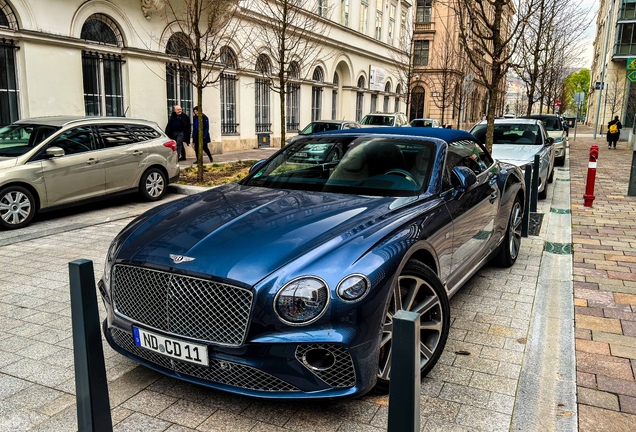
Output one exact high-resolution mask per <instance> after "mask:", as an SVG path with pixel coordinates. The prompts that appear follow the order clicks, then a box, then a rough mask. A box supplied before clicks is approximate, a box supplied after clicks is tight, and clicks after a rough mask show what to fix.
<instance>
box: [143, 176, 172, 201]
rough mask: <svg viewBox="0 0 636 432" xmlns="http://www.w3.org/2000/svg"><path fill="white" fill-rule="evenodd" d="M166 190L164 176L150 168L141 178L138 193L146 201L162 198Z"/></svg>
mask: <svg viewBox="0 0 636 432" xmlns="http://www.w3.org/2000/svg"><path fill="white" fill-rule="evenodd" d="M167 188H168V180H167V179H166V175H165V174H164V173H163V171H161V170H160V169H159V168H150V169H149V170H148V171H146V172H145V173H144V174H143V175H142V176H141V181H140V182H139V192H140V193H141V195H142V196H143V197H144V198H145V199H146V200H148V201H157V200H160V199H161V198H163V196H164V195H165V194H166V190H167Z"/></svg>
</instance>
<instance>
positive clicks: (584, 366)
mask: <svg viewBox="0 0 636 432" xmlns="http://www.w3.org/2000/svg"><path fill="white" fill-rule="evenodd" d="M592 144H598V146H599V148H600V156H599V159H598V168H597V172H596V188H595V191H594V194H595V196H596V199H595V200H594V203H593V206H592V207H584V206H583V194H584V193H585V182H586V177H587V169H588V156H589V148H590V146H591V145H592ZM631 160H632V151H631V150H629V149H628V147H627V143H624V142H619V143H618V148H617V149H616V150H608V149H607V142H606V141H605V137H604V136H603V135H600V136H599V137H598V139H597V140H593V139H592V138H581V139H577V141H572V140H570V175H571V186H570V187H571V199H572V226H573V227H572V241H573V244H574V297H575V298H574V304H575V311H576V312H575V314H576V315H575V322H576V328H575V331H576V358H577V361H576V368H577V394H578V403H579V405H578V407H579V430H581V431H592V430H593V431H633V430H634V429H636V381H635V380H634V375H635V374H636V197H628V196H627V182H628V179H629V173H630V166H631Z"/></svg>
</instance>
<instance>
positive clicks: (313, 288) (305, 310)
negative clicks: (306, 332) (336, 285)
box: [274, 277, 329, 325]
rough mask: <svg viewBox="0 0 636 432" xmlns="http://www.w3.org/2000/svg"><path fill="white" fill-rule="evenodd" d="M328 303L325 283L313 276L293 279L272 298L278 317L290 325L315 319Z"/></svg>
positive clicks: (327, 289) (307, 322)
mask: <svg viewBox="0 0 636 432" xmlns="http://www.w3.org/2000/svg"><path fill="white" fill-rule="evenodd" d="M327 303H329V288H327V284H326V283H325V282H324V281H322V280H320V279H318V278H315V277H304V278H300V279H295V280H293V281H291V282H289V283H288V284H287V285H285V286H284V287H283V288H281V290H280V291H278V294H277V295H276V298H275V299H274V309H275V310H276V313H277V314H278V317H279V318H280V319H281V320H282V321H283V322H285V323H287V324H291V325H299V324H309V323H310V322H312V321H315V320H317V319H318V318H319V317H320V315H322V313H323V312H324V311H325V308H326V307H327Z"/></svg>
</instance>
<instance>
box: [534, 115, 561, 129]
mask: <svg viewBox="0 0 636 432" xmlns="http://www.w3.org/2000/svg"><path fill="white" fill-rule="evenodd" d="M531 118H533V119H537V120H541V121H542V122H543V124H544V125H545V130H547V131H550V132H552V131H562V130H563V124H561V119H560V118H558V117H547V116H537V117H531Z"/></svg>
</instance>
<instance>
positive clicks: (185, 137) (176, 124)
mask: <svg viewBox="0 0 636 432" xmlns="http://www.w3.org/2000/svg"><path fill="white" fill-rule="evenodd" d="M166 135H168V136H169V137H170V138H171V139H173V140H175V141H176V142H177V155H179V160H180V161H184V160H186V156H185V148H184V147H183V143H184V142H185V143H189V142H190V117H188V115H187V114H186V113H184V112H183V110H182V109H181V107H180V106H179V105H175V106H174V111H173V112H172V114H171V115H170V120H168V125H167V126H166Z"/></svg>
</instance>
